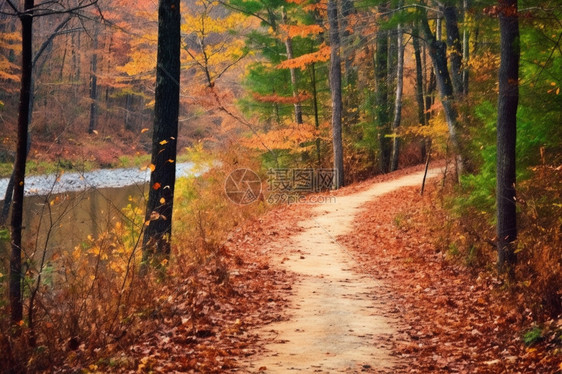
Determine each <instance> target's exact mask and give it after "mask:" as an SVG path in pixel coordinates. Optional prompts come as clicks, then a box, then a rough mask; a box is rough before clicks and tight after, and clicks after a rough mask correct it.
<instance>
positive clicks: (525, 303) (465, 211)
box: [427, 165, 562, 323]
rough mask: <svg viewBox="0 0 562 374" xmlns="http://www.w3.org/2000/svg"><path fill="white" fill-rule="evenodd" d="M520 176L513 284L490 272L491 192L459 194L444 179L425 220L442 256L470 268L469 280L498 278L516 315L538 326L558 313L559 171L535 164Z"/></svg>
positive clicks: (561, 249) (561, 297)
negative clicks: (517, 310)
mask: <svg viewBox="0 0 562 374" xmlns="http://www.w3.org/2000/svg"><path fill="white" fill-rule="evenodd" d="M526 172H527V174H528V176H529V177H528V178H527V179H525V180H523V181H522V182H521V183H519V184H518V186H517V194H518V197H517V202H518V213H517V214H518V217H517V219H518V238H517V240H516V242H515V248H516V252H517V265H516V269H515V279H509V278H508V277H507V276H505V275H503V274H498V273H497V269H496V260H497V253H496V247H495V241H496V238H495V235H496V234H495V207H494V204H493V203H491V201H493V198H494V196H493V194H494V189H493V187H490V188H488V189H487V188H486V187H484V188H482V186H480V187H481V188H480V189H477V190H476V189H473V188H470V183H468V185H469V187H468V188H467V187H466V185H465V189H464V190H460V188H459V187H458V185H456V183H455V182H453V181H452V178H448V179H447V182H446V183H445V185H444V188H443V189H442V190H441V191H438V194H437V195H436V196H435V198H434V199H433V200H434V204H435V205H434V206H433V207H432V208H431V209H429V210H428V211H427V218H428V221H429V222H430V225H431V226H432V227H433V228H434V229H435V232H436V233H438V234H437V235H436V238H435V246H436V248H437V249H438V250H439V251H440V252H442V253H443V255H444V256H447V257H449V258H450V259H451V260H453V261H459V262H461V263H463V264H464V265H465V266H467V267H469V268H471V269H472V270H473V272H474V274H475V276H478V275H479V274H482V273H486V274H489V275H490V276H493V277H495V278H497V279H499V281H500V284H502V285H503V287H502V289H503V290H505V291H507V292H508V293H510V294H511V295H512V297H511V298H512V300H513V301H514V303H515V304H517V305H518V307H519V308H520V309H521V311H522V312H526V313H527V314H528V315H529V318H530V319H531V320H533V321H536V322H538V323H542V322H545V321H549V320H550V321H551V320H556V319H558V318H560V316H561V314H562V168H561V167H560V166H559V167H554V166H550V165H541V166H537V167H533V168H529V170H527V171H526ZM486 190H488V191H489V192H488V195H486V193H485V192H483V191H486Z"/></svg>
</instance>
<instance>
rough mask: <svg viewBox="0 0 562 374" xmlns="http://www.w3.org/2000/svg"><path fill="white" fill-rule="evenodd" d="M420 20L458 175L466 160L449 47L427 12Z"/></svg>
mask: <svg viewBox="0 0 562 374" xmlns="http://www.w3.org/2000/svg"><path fill="white" fill-rule="evenodd" d="M421 13H422V15H421V18H420V21H421V27H422V31H423V34H424V37H425V40H426V43H427V47H428V51H429V56H430V57H431V61H432V62H433V71H434V72H435V77H436V81H437V88H438V90H439V96H440V98H441V103H442V105H443V111H444V113H445V119H446V121H447V127H448V129H449V139H450V141H451V145H452V147H453V152H454V153H455V161H456V168H457V175H458V176H459V177H460V175H461V174H462V173H463V172H464V159H463V157H462V150H461V144H460V140H459V125H458V112H457V109H456V107H455V103H454V99H455V96H454V90H453V83H452V81H451V76H450V75H449V68H448V66H447V45H446V43H445V42H443V41H442V40H440V38H439V37H438V34H439V26H438V27H437V30H436V33H435V34H433V32H432V31H431V29H430V27H429V23H428V19H427V10H425V9H424V10H422V12H421Z"/></svg>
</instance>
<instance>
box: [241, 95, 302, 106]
mask: <svg viewBox="0 0 562 374" xmlns="http://www.w3.org/2000/svg"><path fill="white" fill-rule="evenodd" d="M252 96H253V97H254V99H255V100H256V101H259V102H261V103H278V104H296V103H301V102H303V101H305V100H308V99H310V98H311V96H310V94H307V93H300V94H298V95H297V96H296V97H295V96H280V95H260V94H258V93H253V94H252Z"/></svg>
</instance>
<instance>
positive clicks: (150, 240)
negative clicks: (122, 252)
mask: <svg viewBox="0 0 562 374" xmlns="http://www.w3.org/2000/svg"><path fill="white" fill-rule="evenodd" d="M180 21H181V17H180V0H160V1H159V3H158V55H157V59H156V62H157V69H156V92H155V104H154V133H153V136H152V173H151V174H150V189H149V190H150V192H149V194H148V202H147V205H146V220H145V222H147V226H146V229H145V232H144V237H143V259H144V261H145V263H146V261H147V260H150V259H154V260H156V264H158V263H160V262H159V261H158V260H160V259H162V258H163V259H166V258H168V257H169V255H170V249H171V246H170V240H171V236H172V211H173V203H174V187H175V181H176V141H177V136H178V114H179V93H180V40H181V35H180ZM155 255H156V256H155Z"/></svg>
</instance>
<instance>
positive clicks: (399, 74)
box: [390, 24, 404, 171]
mask: <svg viewBox="0 0 562 374" xmlns="http://www.w3.org/2000/svg"><path fill="white" fill-rule="evenodd" d="M396 33H397V42H396V46H397V50H396V54H397V59H396V60H397V63H396V91H395V92H396V94H395V98H394V118H393V120H392V132H393V135H394V138H393V141H392V158H391V160H390V171H394V170H396V169H398V158H399V155H400V137H398V134H397V131H398V127H399V126H400V121H401V119H402V90H403V86H404V38H403V35H402V25H401V24H398V27H397V28H396Z"/></svg>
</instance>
